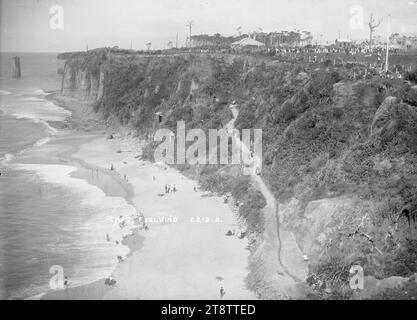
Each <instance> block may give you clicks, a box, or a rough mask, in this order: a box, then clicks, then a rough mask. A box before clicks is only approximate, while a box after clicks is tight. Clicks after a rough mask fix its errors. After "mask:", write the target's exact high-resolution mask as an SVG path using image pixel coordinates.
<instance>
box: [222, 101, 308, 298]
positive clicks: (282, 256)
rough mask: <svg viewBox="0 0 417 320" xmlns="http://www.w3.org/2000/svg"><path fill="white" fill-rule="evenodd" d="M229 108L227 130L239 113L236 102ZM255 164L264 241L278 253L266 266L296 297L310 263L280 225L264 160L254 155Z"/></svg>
mask: <svg viewBox="0 0 417 320" xmlns="http://www.w3.org/2000/svg"><path fill="white" fill-rule="evenodd" d="M230 110H231V112H232V114H233V119H232V120H231V121H230V122H229V123H228V124H227V125H226V126H225V127H226V128H227V129H228V130H230V129H234V128H235V126H234V123H235V121H236V119H237V117H238V115H239V111H238V110H237V108H236V105H233V104H232V105H231V106H230ZM233 137H234V139H235V140H236V144H237V145H238V146H240V147H241V150H242V157H244V156H249V155H250V150H249V149H248V147H247V146H246V145H245V144H244V143H243V142H242V141H241V140H240V139H239V137H237V136H236V135H234V136H233ZM253 163H254V165H253V166H252V170H250V173H251V179H252V181H253V184H254V185H255V186H257V187H258V190H259V191H260V192H261V193H262V195H263V196H264V198H265V200H266V206H265V207H264V209H263V214H264V218H265V232H264V241H265V242H267V247H269V248H271V249H272V252H273V251H275V253H276V259H275V261H270V260H269V259H267V260H266V263H267V264H268V266H266V268H267V270H268V271H270V272H271V273H272V274H277V276H278V278H276V280H277V283H278V287H279V291H280V292H281V294H282V295H283V296H296V295H297V294H296V291H297V290H296V289H295V287H296V285H297V283H300V282H302V281H304V280H305V279H306V277H307V263H306V262H305V261H304V260H303V253H302V252H301V250H300V248H299V246H298V245H297V243H296V239H295V236H294V235H293V233H291V232H289V231H288V230H285V229H284V228H283V227H281V226H280V216H279V207H278V203H277V201H276V199H275V197H274V195H273V194H272V192H271V191H270V190H269V188H268V186H267V185H266V184H265V182H264V181H263V180H262V178H261V177H260V176H259V175H257V174H256V167H259V168H261V164H262V159H259V158H257V155H254V162H253ZM267 261H268V262H267ZM272 278H274V276H273V277H272Z"/></svg>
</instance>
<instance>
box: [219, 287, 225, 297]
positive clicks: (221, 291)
mask: <svg viewBox="0 0 417 320" xmlns="http://www.w3.org/2000/svg"><path fill="white" fill-rule="evenodd" d="M225 294H226V291H224V289H223V287H220V299H223V297H224V295H225Z"/></svg>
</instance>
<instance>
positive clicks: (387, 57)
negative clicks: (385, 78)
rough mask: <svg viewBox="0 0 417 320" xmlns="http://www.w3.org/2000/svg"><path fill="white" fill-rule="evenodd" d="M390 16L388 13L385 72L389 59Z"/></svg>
mask: <svg viewBox="0 0 417 320" xmlns="http://www.w3.org/2000/svg"><path fill="white" fill-rule="evenodd" d="M390 18H391V15H390V14H389V15H388V21H387V55H386V57H385V73H387V72H388V69H389V68H388V67H389V66H388V62H389V61H388V60H389V33H390V29H391V28H390Z"/></svg>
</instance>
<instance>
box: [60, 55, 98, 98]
mask: <svg viewBox="0 0 417 320" xmlns="http://www.w3.org/2000/svg"><path fill="white" fill-rule="evenodd" d="M104 75H105V72H104V66H103V67H101V68H100V71H99V73H98V74H93V73H92V72H91V70H90V69H89V68H87V67H81V66H76V65H75V64H74V63H73V61H71V62H67V63H66V64H65V66H64V72H63V76H62V86H61V92H62V93H63V94H64V95H66V96H72V97H74V98H78V99H82V100H84V101H87V102H91V103H94V102H97V101H99V100H100V99H101V97H102V96H103V90H104Z"/></svg>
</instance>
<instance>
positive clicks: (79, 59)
mask: <svg viewBox="0 0 417 320" xmlns="http://www.w3.org/2000/svg"><path fill="white" fill-rule="evenodd" d="M357 75H359V77H358V76H357ZM406 77H409V79H412V76H411V75H406ZM62 92H63V94H65V95H69V96H72V97H77V98H81V99H84V100H87V101H89V102H91V103H92V104H93V106H94V110H96V111H97V112H100V113H101V114H102V115H103V116H104V117H105V118H106V119H112V121H117V122H119V123H120V124H123V125H128V126H131V127H132V128H133V129H135V130H136V131H137V132H138V134H141V135H143V136H144V137H150V136H152V133H153V132H154V131H155V130H156V129H157V128H159V127H161V126H162V127H168V128H170V129H171V130H173V131H175V128H176V122H177V121H180V120H184V121H186V126H187V128H202V129H203V130H207V129H209V128H210V129H211V128H212V129H218V128H220V127H222V126H223V125H225V124H226V123H227V122H228V121H229V120H230V119H231V117H232V115H231V113H230V110H229V108H228V105H229V104H230V103H231V102H232V101H237V103H238V106H239V116H238V118H237V120H236V126H237V127H238V128H240V129H243V128H262V129H263V162H264V164H263V172H262V178H263V179H264V181H266V182H267V183H268V185H269V187H270V189H271V190H272V192H273V193H274V195H275V198H276V199H277V200H278V202H279V221H275V220H274V221H273V222H274V225H279V226H280V228H281V229H282V230H284V231H285V232H288V234H289V235H292V236H293V237H294V238H295V239H296V243H297V245H298V250H299V251H300V252H303V253H304V254H305V255H307V256H308V258H309V261H308V262H305V261H303V257H301V256H300V257H299V260H300V261H299V263H306V264H308V268H309V277H308V278H307V279H301V280H302V282H304V283H307V284H308V285H309V286H310V288H311V292H310V295H312V297H315V298H316V297H319V298H323V299H326V298H329V299H333V298H336V299H339V298H346V299H348V298H352V297H353V292H352V290H350V288H349V276H350V275H349V269H350V267H351V266H352V265H360V266H362V267H363V269H364V272H365V275H366V276H367V277H372V279H380V280H381V281H383V279H385V278H391V277H395V276H400V277H403V278H404V279H406V278H408V277H410V276H412V275H413V274H414V273H416V272H417V264H416V261H417V228H416V225H415V224H413V223H412V220H411V221H409V220H407V215H406V214H405V213H407V212H409V213H410V212H411V213H414V214H416V207H417V196H416V195H417V171H416V168H417V149H416V146H417V111H416V106H417V90H416V89H415V87H412V85H409V84H406V83H404V82H403V81H401V80H388V79H382V78H379V77H376V73H373V72H372V70H371V71H369V70H367V71H366V72H365V70H364V67H363V66H359V65H349V64H348V65H346V64H340V65H333V63H332V62H330V61H326V62H324V63H321V64H319V63H317V64H302V63H283V62H280V61H278V60H272V59H267V58H255V57H241V56H230V55H226V56H215V55H200V56H192V55H188V56H158V57H146V56H138V55H134V54H127V53H120V52H112V51H109V50H95V51H92V52H88V53H75V54H73V55H71V54H70V55H67V56H66V64H65V70H64V74H63V81H62ZM156 112H160V113H161V114H162V122H161V123H159V122H158V121H156V118H155V113H156ZM154 147H155V144H153V143H152V142H151V141H149V144H148V146H147V147H146V148H145V151H144V152H145V155H148V156H149V158H150V159H151V158H152V154H153V149H154ZM178 168H179V169H180V170H183V172H184V173H185V174H192V175H193V176H195V177H197V178H198V179H199V180H200V184H201V185H202V186H203V187H204V188H207V189H211V190H213V191H216V192H219V193H226V192H232V194H233V196H234V197H235V198H236V199H238V200H239V202H240V203H241V204H242V205H241V206H240V208H239V212H240V215H241V217H242V218H243V219H244V220H245V222H246V224H247V226H248V231H249V238H250V240H251V246H250V248H251V261H250V268H251V269H250V274H249V277H248V285H249V286H250V288H251V289H252V290H254V291H255V292H257V293H258V294H259V296H260V297H261V298H282V297H283V295H282V292H280V290H278V287H279V278H277V279H275V278H276V273H277V272H276V270H274V268H275V267H274V264H273V263H271V264H270V263H269V262H268V261H269V260H270V259H271V255H270V254H268V252H269V251H268V248H271V247H274V245H275V244H273V243H268V241H270V242H271V241H275V240H273V239H276V236H274V237H269V236H268V235H269V234H268V232H272V231H271V230H270V229H268V226H269V227H270V225H272V224H271V223H270V222H271V219H275V218H273V217H272V218H271V216H269V215H268V216H264V215H265V214H267V213H265V212H262V208H263V207H264V206H265V203H264V202H265V201H264V199H262V195H259V192H258V191H257V190H256V186H254V185H251V183H250V182H249V181H248V180H247V179H245V177H241V176H240V174H239V172H240V170H239V168H236V167H233V166H206V167H205V168H202V169H201V168H200V169H196V168H194V167H190V166H187V165H185V166H178ZM404 212H405V213H404ZM408 217H410V215H408ZM271 239H272V240H271ZM274 259H275V258H274ZM271 279H274V280H273V281H272V282H271ZM275 280H276V281H275ZM368 283H377V281H368ZM384 283H386V282H384ZM387 283H391V282H390V281H388V282H387ZM384 288H385V287H384ZM368 289H369V288H368ZM367 292H368V293H369V292H373V294H377V292H376V291H374V290H371V289H369V290H367Z"/></svg>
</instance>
